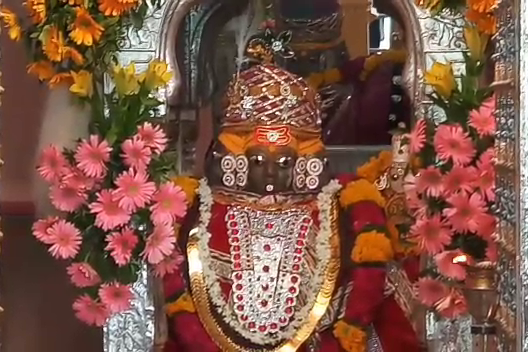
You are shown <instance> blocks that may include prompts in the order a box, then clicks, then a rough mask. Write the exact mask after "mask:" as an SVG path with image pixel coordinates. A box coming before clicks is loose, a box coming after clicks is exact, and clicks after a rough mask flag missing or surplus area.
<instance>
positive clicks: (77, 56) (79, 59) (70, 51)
mask: <svg viewBox="0 0 528 352" xmlns="http://www.w3.org/2000/svg"><path fill="white" fill-rule="evenodd" d="M64 57H65V58H68V59H72V61H73V62H75V63H76V64H77V65H82V64H83V63H84V57H83V56H82V54H81V53H80V52H78V51H77V50H76V49H74V48H71V47H66V48H65V50H64Z"/></svg>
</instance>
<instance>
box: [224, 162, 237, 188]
mask: <svg viewBox="0 0 528 352" xmlns="http://www.w3.org/2000/svg"><path fill="white" fill-rule="evenodd" d="M220 168H221V169H222V172H223V176H222V183H223V184H224V186H226V187H234V186H235V184H236V180H237V178H236V175H235V171H236V159H235V157H234V156H233V155H232V154H228V155H226V156H224V157H223V158H222V161H221V162H220Z"/></svg>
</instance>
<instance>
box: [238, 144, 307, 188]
mask: <svg viewBox="0 0 528 352" xmlns="http://www.w3.org/2000/svg"><path fill="white" fill-rule="evenodd" d="M246 157H247V158H248V162H249V168H248V182H247V188H246V190H247V191H249V192H252V193H257V194H261V195H266V194H273V193H282V192H288V191H292V190H293V187H292V184H293V170H294V167H295V161H296V160H297V153H296V152H295V150H294V149H292V148H290V147H276V148H273V149H270V148H269V147H266V146H261V145H256V146H253V147H250V148H248V150H247V151H246Z"/></svg>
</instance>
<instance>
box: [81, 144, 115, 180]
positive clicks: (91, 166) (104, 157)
mask: <svg viewBox="0 0 528 352" xmlns="http://www.w3.org/2000/svg"><path fill="white" fill-rule="evenodd" d="M111 151H112V148H111V147H110V146H109V145H108V142H107V141H106V140H103V141H102V142H99V137H98V136H96V135H92V136H90V141H86V140H83V141H82V142H81V143H80V144H79V146H78V147H77V151H76V154H75V160H76V161H77V166H78V167H79V169H81V171H82V172H84V173H85V174H86V175H87V176H89V177H94V178H101V177H104V175H105V174H106V163H107V162H108V161H109V160H110V152H111Z"/></svg>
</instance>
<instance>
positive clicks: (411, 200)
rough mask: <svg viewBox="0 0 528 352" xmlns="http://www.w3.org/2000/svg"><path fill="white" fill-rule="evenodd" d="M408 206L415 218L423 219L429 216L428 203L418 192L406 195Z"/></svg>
mask: <svg viewBox="0 0 528 352" xmlns="http://www.w3.org/2000/svg"><path fill="white" fill-rule="evenodd" d="M405 201H406V205H407V207H408V208H409V210H410V211H411V213H412V215H413V216H414V217H415V218H423V217H425V216H426V214H427V203H426V202H425V201H424V200H423V199H422V198H420V196H418V193H416V191H411V192H407V193H406V194H405Z"/></svg>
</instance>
